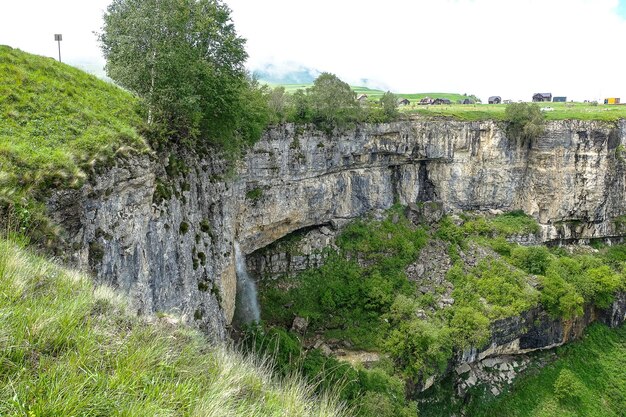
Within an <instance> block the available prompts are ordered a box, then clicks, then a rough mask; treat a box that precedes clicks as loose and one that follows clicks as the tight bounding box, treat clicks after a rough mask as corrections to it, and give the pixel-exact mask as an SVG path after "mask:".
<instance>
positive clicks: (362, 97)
mask: <svg viewBox="0 0 626 417" xmlns="http://www.w3.org/2000/svg"><path fill="white" fill-rule="evenodd" d="M356 101H358V102H359V103H361V104H363V103H365V102H366V101H367V94H359V95H358V96H357V97H356Z"/></svg>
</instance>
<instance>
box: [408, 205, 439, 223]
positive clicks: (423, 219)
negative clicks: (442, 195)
mask: <svg viewBox="0 0 626 417" xmlns="http://www.w3.org/2000/svg"><path fill="white" fill-rule="evenodd" d="M405 214H406V217H407V218H408V219H409V220H410V221H411V222H412V223H413V224H415V225H418V224H427V225H433V224H435V223H437V222H439V221H440V220H441V218H442V217H443V215H444V210H443V204H442V203H440V202H435V201H425V202H423V203H419V204H415V203H409V205H408V206H407V208H406V211H405Z"/></svg>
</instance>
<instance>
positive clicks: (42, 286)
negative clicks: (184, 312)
mask: <svg viewBox="0 0 626 417" xmlns="http://www.w3.org/2000/svg"><path fill="white" fill-rule="evenodd" d="M0 364H1V366H0V415H24V416H70V415H120V416H156V415H159V416H161V415H168V416H170V415H171V416H175V415H176V416H216V417H217V416H220V417H223V416H286V415H288V416H341V415H345V413H346V411H345V410H343V409H342V407H341V406H340V405H338V404H337V402H336V401H335V400H334V398H332V396H331V397H318V398H314V397H313V395H312V388H311V387H310V386H306V385H304V384H303V383H302V382H301V381H300V380H298V379H297V378H287V379H285V380H283V381H280V380H277V379H276V378H274V377H273V376H272V374H271V371H270V367H269V366H268V364H267V362H266V361H264V360H262V359H259V358H257V357H253V356H249V355H248V356H244V355H242V354H241V353H239V352H236V351H233V350H232V349H228V348H225V347H219V346H210V345H209V344H208V342H207V340H205V338H204V337H203V336H202V335H201V334H200V333H199V332H197V331H194V330H191V329H189V328H187V327H185V326H182V325H173V324H171V321H168V320H154V321H153V322H152V323H149V322H147V321H146V320H141V319H140V318H138V317H136V316H133V315H131V314H129V313H128V311H127V308H126V302H125V300H124V299H123V298H122V297H121V296H119V295H118V294H116V293H115V292H114V291H113V290H111V289H110V288H107V287H96V288H94V287H93V285H92V284H91V282H90V280H89V278H88V277H85V276H83V275H81V274H79V273H77V272H74V271H71V270H67V269H64V268H61V267H59V266H57V265H54V264H52V263H50V262H48V261H46V260H44V259H42V258H40V257H37V256H34V255H32V254H30V253H28V252H27V251H25V250H23V249H20V248H18V247H17V246H16V245H15V244H14V243H10V242H7V241H5V240H0Z"/></svg>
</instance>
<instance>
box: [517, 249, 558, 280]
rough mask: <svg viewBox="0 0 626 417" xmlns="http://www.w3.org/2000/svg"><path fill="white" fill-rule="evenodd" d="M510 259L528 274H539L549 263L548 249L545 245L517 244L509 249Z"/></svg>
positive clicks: (543, 271)
mask: <svg viewBox="0 0 626 417" xmlns="http://www.w3.org/2000/svg"><path fill="white" fill-rule="evenodd" d="M511 261H512V263H513V265H515V266H517V267H518V268H520V269H523V270H524V271H526V272H528V273H529V274H535V275H541V274H544V273H545V272H546V269H547V268H548V265H550V251H549V250H548V249H547V248H546V247H545V246H529V247H524V246H518V247H516V248H514V249H513V250H511Z"/></svg>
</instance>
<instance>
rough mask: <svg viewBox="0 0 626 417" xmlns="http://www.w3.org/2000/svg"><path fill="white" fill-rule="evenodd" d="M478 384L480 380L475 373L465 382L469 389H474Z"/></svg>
mask: <svg viewBox="0 0 626 417" xmlns="http://www.w3.org/2000/svg"><path fill="white" fill-rule="evenodd" d="M477 382H478V378H476V375H475V374H474V373H473V372H472V373H471V374H470V375H469V378H467V379H466V380H465V383H466V384H467V386H468V387H473V386H474V385H476V383H477Z"/></svg>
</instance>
